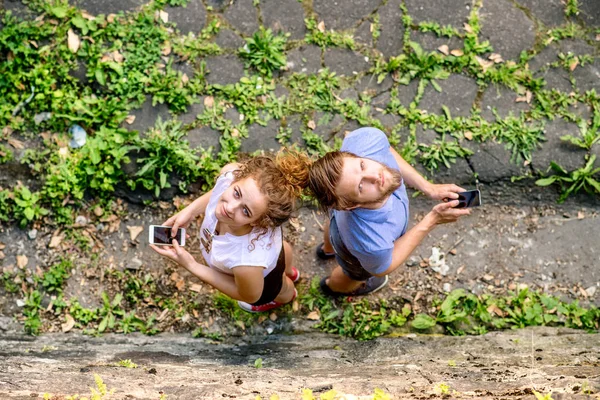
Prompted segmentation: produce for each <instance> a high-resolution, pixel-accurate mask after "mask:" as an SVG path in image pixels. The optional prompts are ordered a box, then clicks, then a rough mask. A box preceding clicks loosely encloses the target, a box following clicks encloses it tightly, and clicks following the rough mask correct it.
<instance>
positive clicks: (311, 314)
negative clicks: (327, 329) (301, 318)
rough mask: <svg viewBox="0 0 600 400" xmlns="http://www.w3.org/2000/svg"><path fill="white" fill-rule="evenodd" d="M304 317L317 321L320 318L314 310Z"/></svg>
mask: <svg viewBox="0 0 600 400" xmlns="http://www.w3.org/2000/svg"><path fill="white" fill-rule="evenodd" d="M306 319H310V320H311V321H318V320H320V319H321V316H320V315H319V312H318V311H316V310H315V311H311V312H310V313H308V315H307V316H306Z"/></svg>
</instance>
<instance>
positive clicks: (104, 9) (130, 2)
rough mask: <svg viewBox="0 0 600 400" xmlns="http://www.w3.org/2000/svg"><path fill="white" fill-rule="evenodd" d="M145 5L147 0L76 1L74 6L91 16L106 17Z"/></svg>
mask: <svg viewBox="0 0 600 400" xmlns="http://www.w3.org/2000/svg"><path fill="white" fill-rule="evenodd" d="M147 3H148V0H77V1H76V2H75V5H76V6H77V7H78V8H81V9H82V10H86V11H87V12H89V13H90V14H92V15H99V14H106V15H108V14H118V13H119V12H120V11H123V12H127V11H133V10H136V9H138V8H139V7H141V6H142V5H144V4H147Z"/></svg>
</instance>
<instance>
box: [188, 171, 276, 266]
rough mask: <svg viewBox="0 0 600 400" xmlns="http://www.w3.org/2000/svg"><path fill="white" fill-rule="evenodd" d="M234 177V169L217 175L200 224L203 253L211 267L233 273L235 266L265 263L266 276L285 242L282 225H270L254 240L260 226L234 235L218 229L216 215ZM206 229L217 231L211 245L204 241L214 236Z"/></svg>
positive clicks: (274, 264)
mask: <svg viewBox="0 0 600 400" xmlns="http://www.w3.org/2000/svg"><path fill="white" fill-rule="evenodd" d="M233 179H234V175H233V172H231V171H230V172H226V173H225V174H222V175H221V176H219V177H218V178H217V183H216V184H215V187H214V188H213V191H212V194H211V196H210V199H209V201H208V205H207V206H206V212H205V215H204V221H203V222H202V227H201V228H200V234H199V235H200V243H201V245H200V247H201V250H202V256H203V257H204V261H206V263H207V264H208V266H209V267H211V268H216V269H218V270H220V271H222V272H224V273H226V274H229V275H233V272H232V271H231V269H232V268H235V267H239V266H257V267H263V268H264V271H263V276H267V275H268V274H269V272H271V271H272V270H273V269H274V268H275V267H276V266H277V260H278V259H279V253H280V252H281V247H282V246H283V241H282V231H281V227H279V226H278V227H277V228H275V229H269V230H268V231H267V233H265V234H263V235H261V236H260V239H258V240H255V241H254V242H253V243H251V242H252V239H255V238H256V237H257V236H258V234H259V233H260V229H258V228H254V229H253V230H252V232H250V233H249V234H247V235H243V236H235V235H232V234H231V233H228V232H226V233H225V234H223V235H217V234H216V232H215V228H216V227H217V223H218V221H217V218H216V216H215V209H216V207H217V203H218V202H219V199H220V198H221V195H222V194H223V192H225V190H227V188H229V186H231V183H232V182H233ZM207 231H208V232H210V233H212V234H213V235H214V236H212V244H211V245H210V248H209V249H207V248H206V247H205V246H204V244H203V243H208V242H209V241H210V239H211V235H210V234H207V233H205V232H207ZM208 250H210V251H208Z"/></svg>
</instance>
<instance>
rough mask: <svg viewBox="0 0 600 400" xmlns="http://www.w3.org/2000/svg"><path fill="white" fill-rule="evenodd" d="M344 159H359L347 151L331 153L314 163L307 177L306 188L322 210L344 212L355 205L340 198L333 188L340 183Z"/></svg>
mask: <svg viewBox="0 0 600 400" xmlns="http://www.w3.org/2000/svg"><path fill="white" fill-rule="evenodd" d="M344 158H359V157H358V156H357V155H356V154H353V153H350V152H347V151H332V152H329V153H327V154H325V155H324V156H323V157H322V158H320V159H319V160H317V161H315V162H314V163H313V165H312V167H311V168H310V173H309V175H308V187H309V189H310V191H311V192H312V193H313V195H314V196H315V197H316V198H317V200H318V201H319V204H320V206H321V208H322V209H323V210H328V209H330V208H333V209H335V210H346V209H348V208H351V207H354V206H356V205H357V204H356V203H355V202H352V201H349V200H347V199H344V198H343V197H340V196H338V195H337V194H336V191H335V188H336V187H337V185H338V183H339V182H340V177H341V175H342V169H343V167H344Z"/></svg>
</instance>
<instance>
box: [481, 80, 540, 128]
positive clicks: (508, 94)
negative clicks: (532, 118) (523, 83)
mask: <svg viewBox="0 0 600 400" xmlns="http://www.w3.org/2000/svg"><path fill="white" fill-rule="evenodd" d="M518 97H523V96H519V94H517V93H516V92H514V91H512V90H511V89H509V88H507V87H505V86H499V85H493V86H490V87H488V88H486V89H485V92H484V94H483V98H482V100H481V111H482V112H481V115H482V117H483V118H485V119H486V120H487V121H491V122H493V121H495V120H496V117H495V116H494V113H493V111H492V110H494V109H495V110H496V112H497V113H498V115H499V116H500V118H506V117H507V116H508V115H510V114H512V115H513V116H515V117H518V116H519V114H520V113H521V112H525V111H529V110H531V104H528V103H527V102H518V103H517V101H516V100H517V98H518Z"/></svg>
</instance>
